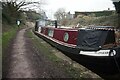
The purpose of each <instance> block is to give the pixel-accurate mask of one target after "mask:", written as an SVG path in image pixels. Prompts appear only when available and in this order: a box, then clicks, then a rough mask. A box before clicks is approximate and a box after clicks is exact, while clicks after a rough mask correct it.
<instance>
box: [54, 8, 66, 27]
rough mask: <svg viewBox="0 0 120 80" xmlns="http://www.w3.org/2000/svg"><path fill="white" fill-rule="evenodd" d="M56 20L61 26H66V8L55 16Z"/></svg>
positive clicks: (60, 9)
mask: <svg viewBox="0 0 120 80" xmlns="http://www.w3.org/2000/svg"><path fill="white" fill-rule="evenodd" d="M54 16H55V18H56V19H57V21H58V22H59V23H60V24H61V25H64V26H65V25H66V22H67V20H66V19H67V18H66V17H67V13H66V12H65V9H64V8H59V9H58V10H57V11H56V12H55V14H54Z"/></svg>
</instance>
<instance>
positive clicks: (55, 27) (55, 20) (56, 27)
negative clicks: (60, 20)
mask: <svg viewBox="0 0 120 80" xmlns="http://www.w3.org/2000/svg"><path fill="white" fill-rule="evenodd" d="M55 28H57V20H55Z"/></svg>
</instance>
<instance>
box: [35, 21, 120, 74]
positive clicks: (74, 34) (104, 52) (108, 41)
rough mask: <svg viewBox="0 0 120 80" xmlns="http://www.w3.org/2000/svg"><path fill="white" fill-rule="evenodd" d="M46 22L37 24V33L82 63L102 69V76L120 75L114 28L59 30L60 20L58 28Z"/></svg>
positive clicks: (118, 45) (119, 45)
mask: <svg viewBox="0 0 120 80" xmlns="http://www.w3.org/2000/svg"><path fill="white" fill-rule="evenodd" d="M41 23H42V24H41ZM43 23H45V20H37V21H36V25H35V31H34V33H35V34H36V35H37V36H39V37H41V38H42V39H44V40H45V41H47V42H48V43H50V44H51V45H52V46H54V47H56V48H57V49H59V50H61V51H63V52H65V53H67V54H68V55H71V54H72V55H76V56H77V58H79V60H80V62H81V63H82V64H89V65H91V67H94V66H96V67H100V68H102V72H103V73H104V72H110V73H112V72H115V73H120V40H119V39H120V38H119V39H118V38H117V37H116V31H117V29H114V27H111V26H94V27H87V28H59V27H58V25H57V21H55V22H54V23H55V26H46V25H45V24H43ZM118 31H119V30H118ZM117 39H118V40H117Z"/></svg>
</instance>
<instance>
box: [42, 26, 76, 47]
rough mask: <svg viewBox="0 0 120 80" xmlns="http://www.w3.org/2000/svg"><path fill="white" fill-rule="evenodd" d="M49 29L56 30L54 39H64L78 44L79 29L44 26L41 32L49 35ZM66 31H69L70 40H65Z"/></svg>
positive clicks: (69, 42)
mask: <svg viewBox="0 0 120 80" xmlns="http://www.w3.org/2000/svg"><path fill="white" fill-rule="evenodd" d="M48 30H53V31H54V34H53V38H54V39H57V40H59V41H62V42H65V43H68V44H74V45H76V44H77V36H78V30H73V29H60V28H50V27H42V29H41V33H43V34H45V35H48ZM65 33H68V35H69V38H68V41H64V36H65Z"/></svg>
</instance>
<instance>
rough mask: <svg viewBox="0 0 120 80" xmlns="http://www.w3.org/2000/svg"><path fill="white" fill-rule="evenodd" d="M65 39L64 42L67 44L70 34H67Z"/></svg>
mask: <svg viewBox="0 0 120 80" xmlns="http://www.w3.org/2000/svg"><path fill="white" fill-rule="evenodd" d="M63 38H64V41H65V42H67V41H68V39H69V34H68V33H67V32H66V33H65V34H64V37H63Z"/></svg>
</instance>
